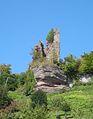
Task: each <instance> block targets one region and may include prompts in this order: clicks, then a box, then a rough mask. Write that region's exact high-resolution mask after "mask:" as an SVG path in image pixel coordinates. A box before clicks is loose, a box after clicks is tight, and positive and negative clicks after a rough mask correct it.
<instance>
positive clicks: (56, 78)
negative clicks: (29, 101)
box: [32, 65, 66, 85]
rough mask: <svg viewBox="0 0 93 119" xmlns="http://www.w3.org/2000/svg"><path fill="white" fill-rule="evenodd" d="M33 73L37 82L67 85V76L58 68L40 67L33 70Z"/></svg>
mask: <svg viewBox="0 0 93 119" xmlns="http://www.w3.org/2000/svg"><path fill="white" fill-rule="evenodd" d="M32 71H33V72H34V76H35V78H36V80H37V82H38V81H43V82H45V83H47V85H48V84H49V85H54V84H66V76H65V75H64V72H63V71H62V70H61V69H59V68H58V67H57V66H48V65H47V66H46V65H45V66H39V67H35V68H33V69H32Z"/></svg>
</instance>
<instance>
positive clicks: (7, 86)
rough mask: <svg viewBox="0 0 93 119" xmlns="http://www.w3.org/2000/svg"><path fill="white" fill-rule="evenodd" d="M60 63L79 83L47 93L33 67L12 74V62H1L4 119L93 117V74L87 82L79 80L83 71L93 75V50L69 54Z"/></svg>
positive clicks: (0, 96)
mask: <svg viewBox="0 0 93 119" xmlns="http://www.w3.org/2000/svg"><path fill="white" fill-rule="evenodd" d="M42 61H44V60H42ZM37 64H38V65H40V64H39V63H37ZM42 65H43V63H42ZM44 65H45V61H44ZM56 66H58V67H59V68H61V69H62V70H64V72H65V74H66V76H67V77H68V80H70V81H75V82H76V83H75V84H74V87H73V88H71V89H69V90H68V91H65V92H64V93H62V92H59V93H52V94H46V93H44V92H43V91H41V90H37V91H36V90H35V86H36V81H35V78H34V74H33V72H32V71H31V70H30V69H29V70H27V71H26V72H23V73H20V74H12V71H11V65H4V64H2V65H0V119H55V118H59V119H63V118H64V119H67V118H68V119H93V77H92V78H91V82H89V83H87V84H84V83H81V82H80V81H79V78H80V76H82V75H86V74H88V75H90V76H93V52H90V53H86V54H84V55H82V56H81V58H80V59H77V58H76V57H75V56H73V55H68V56H67V57H65V58H64V60H62V61H61V62H60V63H56Z"/></svg>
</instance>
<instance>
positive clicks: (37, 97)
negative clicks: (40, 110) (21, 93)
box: [31, 90, 47, 107]
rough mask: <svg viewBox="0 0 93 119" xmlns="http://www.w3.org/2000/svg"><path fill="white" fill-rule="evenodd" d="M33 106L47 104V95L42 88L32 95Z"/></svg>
mask: <svg viewBox="0 0 93 119" xmlns="http://www.w3.org/2000/svg"><path fill="white" fill-rule="evenodd" d="M31 100H32V106H33V107H35V106H36V105H40V106H45V107H46V106H47V96H46V93H45V92H43V91H42V90H37V91H35V92H34V93H33V94H32V95H31Z"/></svg>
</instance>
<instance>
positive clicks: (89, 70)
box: [79, 51, 93, 74]
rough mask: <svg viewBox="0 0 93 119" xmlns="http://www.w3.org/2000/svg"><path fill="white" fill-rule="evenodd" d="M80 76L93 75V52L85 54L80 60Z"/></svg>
mask: <svg viewBox="0 0 93 119" xmlns="http://www.w3.org/2000/svg"><path fill="white" fill-rule="evenodd" d="M79 73H80V74H93V51H91V52H90V53H85V54H84V55H82V56H81V58H80V67H79Z"/></svg>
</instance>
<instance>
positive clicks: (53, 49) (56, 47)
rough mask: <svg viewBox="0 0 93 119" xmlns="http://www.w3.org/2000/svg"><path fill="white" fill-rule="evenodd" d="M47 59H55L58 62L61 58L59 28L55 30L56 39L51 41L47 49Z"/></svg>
mask: <svg viewBox="0 0 93 119" xmlns="http://www.w3.org/2000/svg"><path fill="white" fill-rule="evenodd" d="M45 53H46V60H47V61H50V62H53V60H54V59H55V60H56V61H57V62H59V60H60V32H59V30H58V29H56V30H55V31H54V41H53V43H49V44H48V46H47V48H46V49H45Z"/></svg>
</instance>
